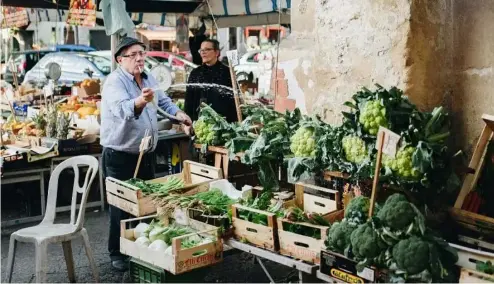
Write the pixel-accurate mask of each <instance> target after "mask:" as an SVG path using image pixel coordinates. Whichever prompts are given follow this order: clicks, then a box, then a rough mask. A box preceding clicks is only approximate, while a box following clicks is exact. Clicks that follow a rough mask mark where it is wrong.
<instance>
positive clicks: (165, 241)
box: [134, 220, 212, 255]
mask: <svg viewBox="0 0 494 284" xmlns="http://www.w3.org/2000/svg"><path fill="white" fill-rule="evenodd" d="M193 232H194V230H192V229H191V228H188V227H184V226H180V225H177V224H175V223H174V224H171V225H169V226H164V225H162V224H161V223H160V222H159V221H156V220H153V221H152V222H151V223H150V224H146V223H139V225H137V226H136V227H135V228H134V238H135V243H137V244H138V245H139V246H141V247H147V248H149V249H150V250H153V251H157V252H160V253H165V254H169V255H172V239H173V238H176V237H180V236H184V235H187V234H190V233H193ZM210 242H212V240H211V239H209V238H204V237H201V236H200V235H194V236H191V237H188V238H184V239H182V240H181V247H182V248H184V249H186V248H192V247H196V246H198V245H202V244H207V243H210Z"/></svg>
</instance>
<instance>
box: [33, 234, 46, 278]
mask: <svg viewBox="0 0 494 284" xmlns="http://www.w3.org/2000/svg"><path fill="white" fill-rule="evenodd" d="M35 245H36V255H35V257H36V282H37V283H46V272H47V271H46V270H47V269H46V264H47V260H48V257H47V253H48V244H47V243H46V242H39V243H35Z"/></svg>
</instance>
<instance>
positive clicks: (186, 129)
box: [184, 125, 194, 136]
mask: <svg viewBox="0 0 494 284" xmlns="http://www.w3.org/2000/svg"><path fill="white" fill-rule="evenodd" d="M184 132H185V134H187V136H192V135H194V128H193V127H192V125H191V126H184Z"/></svg>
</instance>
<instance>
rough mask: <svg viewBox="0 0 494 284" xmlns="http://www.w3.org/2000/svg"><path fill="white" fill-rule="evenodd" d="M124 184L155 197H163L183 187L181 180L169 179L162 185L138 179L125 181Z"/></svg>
mask: <svg viewBox="0 0 494 284" xmlns="http://www.w3.org/2000/svg"><path fill="white" fill-rule="evenodd" d="M126 183H128V184H130V185H133V186H135V187H138V188H140V189H141V190H142V192H143V193H145V194H154V195H157V196H165V195H168V194H170V193H172V192H175V191H177V190H180V189H181V188H183V187H184V186H185V183H184V181H183V180H182V179H179V178H176V177H170V178H168V179H167V180H166V181H165V182H162V183H151V182H147V181H144V180H142V179H138V178H132V179H130V180H127V181H126Z"/></svg>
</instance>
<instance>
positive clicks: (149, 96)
mask: <svg viewBox="0 0 494 284" xmlns="http://www.w3.org/2000/svg"><path fill="white" fill-rule="evenodd" d="M153 99H154V91H153V89H151V88H143V89H142V92H141V95H140V96H139V97H138V98H137V99H136V101H135V106H136V108H137V109H139V110H142V109H143V108H144V107H145V106H146V105H147V103H149V102H152V101H153Z"/></svg>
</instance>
